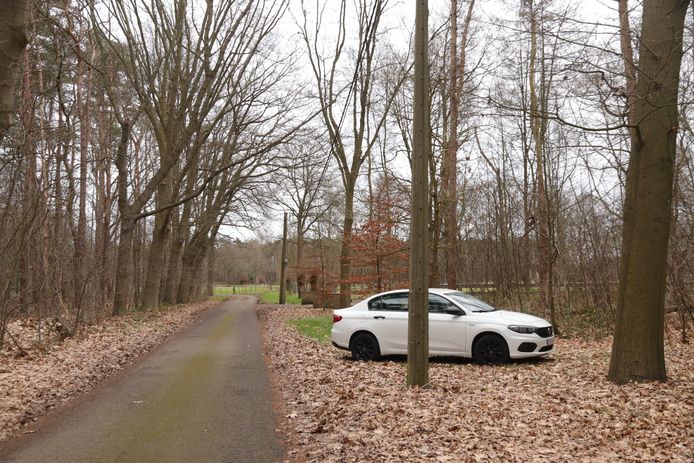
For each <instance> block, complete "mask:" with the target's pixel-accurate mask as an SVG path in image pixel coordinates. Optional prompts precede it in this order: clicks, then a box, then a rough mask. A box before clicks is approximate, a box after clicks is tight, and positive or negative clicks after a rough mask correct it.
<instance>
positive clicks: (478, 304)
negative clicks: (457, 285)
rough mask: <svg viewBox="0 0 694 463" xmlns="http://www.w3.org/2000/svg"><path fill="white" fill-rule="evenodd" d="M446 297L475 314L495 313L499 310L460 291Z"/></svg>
mask: <svg viewBox="0 0 694 463" xmlns="http://www.w3.org/2000/svg"><path fill="white" fill-rule="evenodd" d="M444 296H446V297H448V298H450V299H453V300H454V301H455V302H457V303H458V304H460V305H462V306H463V307H465V308H466V309H468V310H472V311H473V312H493V311H495V310H497V309H495V308H494V307H492V306H491V305H489V304H487V303H486V302H482V301H480V300H479V299H477V298H476V297H472V296H470V295H469V294H466V293H463V292H460V291H451V292H450V293H445V294H444Z"/></svg>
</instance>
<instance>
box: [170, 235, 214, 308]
mask: <svg viewBox="0 0 694 463" xmlns="http://www.w3.org/2000/svg"><path fill="white" fill-rule="evenodd" d="M206 241H207V238H206V237H205V236H202V235H199V234H197V233H196V235H194V236H193V238H192V239H191V240H190V243H189V244H188V246H186V250H185V252H184V253H183V259H182V264H181V283H180V284H179V286H178V298H177V301H178V302H179V303H181V304H185V303H188V302H190V301H191V300H192V299H193V298H194V297H195V295H196V294H197V290H196V288H195V280H196V277H197V275H198V273H199V270H200V266H201V264H202V263H203V261H204V260H205V255H206V254H207V242H206Z"/></svg>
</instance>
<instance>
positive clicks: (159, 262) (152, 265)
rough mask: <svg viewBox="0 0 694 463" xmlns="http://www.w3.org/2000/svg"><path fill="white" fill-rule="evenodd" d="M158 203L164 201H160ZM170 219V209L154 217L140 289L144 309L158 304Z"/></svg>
mask: <svg viewBox="0 0 694 463" xmlns="http://www.w3.org/2000/svg"><path fill="white" fill-rule="evenodd" d="M160 204H164V203H163V202H162V203H160ZM170 221H171V212H170V211H163V212H160V213H158V214H157V215H156V217H155V218H154V231H153V232H152V243H151V244H150V246H149V254H148V256H147V272H146V274H145V284H144V288H143V290H142V308H144V309H149V308H152V307H158V306H159V296H160V290H161V280H162V275H163V274H164V265H165V263H166V260H165V259H164V254H165V252H166V244H167V242H168V239H169V231H170V228H169V222H170Z"/></svg>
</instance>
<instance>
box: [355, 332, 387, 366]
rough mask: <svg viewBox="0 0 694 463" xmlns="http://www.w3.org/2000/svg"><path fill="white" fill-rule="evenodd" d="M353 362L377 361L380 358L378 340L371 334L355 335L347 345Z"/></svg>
mask: <svg viewBox="0 0 694 463" xmlns="http://www.w3.org/2000/svg"><path fill="white" fill-rule="evenodd" d="M349 350H350V351H351V352H352V358H353V359H354V360H365V361H369V360H377V359H378V358H379V357H380V356H381V349H380V348H379V347H378V340H377V339H376V338H375V337H374V335H373V334H371V333H357V334H355V335H354V337H353V338H352V341H350V343H349Z"/></svg>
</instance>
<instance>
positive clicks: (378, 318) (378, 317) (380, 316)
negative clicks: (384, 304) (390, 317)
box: [374, 315, 386, 320]
mask: <svg viewBox="0 0 694 463" xmlns="http://www.w3.org/2000/svg"><path fill="white" fill-rule="evenodd" d="M374 318H375V319H376V320H383V319H385V318H386V316H385V315H374Z"/></svg>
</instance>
